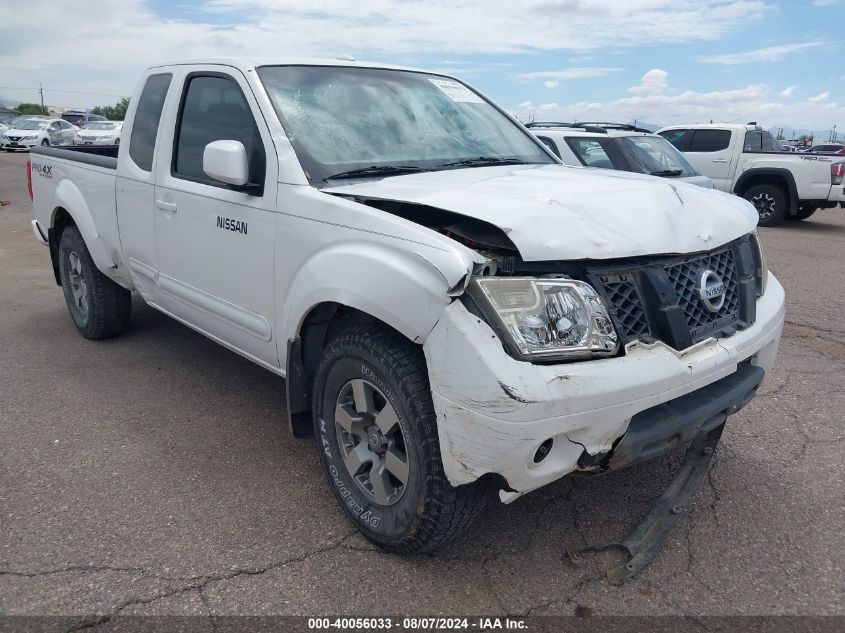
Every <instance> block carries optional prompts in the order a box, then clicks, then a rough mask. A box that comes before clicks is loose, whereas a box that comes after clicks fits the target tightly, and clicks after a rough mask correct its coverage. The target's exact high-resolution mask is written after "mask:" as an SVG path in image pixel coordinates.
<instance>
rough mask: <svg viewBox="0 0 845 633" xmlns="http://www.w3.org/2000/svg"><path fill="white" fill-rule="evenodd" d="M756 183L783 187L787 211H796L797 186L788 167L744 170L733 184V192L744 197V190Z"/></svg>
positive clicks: (791, 212) (794, 212)
mask: <svg viewBox="0 0 845 633" xmlns="http://www.w3.org/2000/svg"><path fill="white" fill-rule="evenodd" d="M756 185H775V186H777V187H780V188H781V189H783V192H784V194H785V195H786V202H787V206H788V210H787V213H788V214H789V215H795V214H796V213H797V212H798V187H797V185H796V184H795V177H794V176H793V175H792V172H791V171H789V170H788V169H779V168H776V167H765V168H759V169H749V170H748V171H746V172H744V173H743V174H742V175H741V176H740V177H739V178H738V179H737V181H736V184H735V185H734V191H733V192H734V193H735V194H736V195H738V196H741V197H744V196H745V192H746V191H748V190H749V189H750V188H751V187H754V186H756Z"/></svg>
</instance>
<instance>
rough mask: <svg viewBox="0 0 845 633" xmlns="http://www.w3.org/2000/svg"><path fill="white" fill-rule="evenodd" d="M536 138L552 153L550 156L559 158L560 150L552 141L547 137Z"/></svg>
mask: <svg viewBox="0 0 845 633" xmlns="http://www.w3.org/2000/svg"><path fill="white" fill-rule="evenodd" d="M537 138H538V139H540V140H541V141H542V143H543V145H545V146H546V147H548V148H549V149H550V150H551V151H552V154H554V155H555V156H557V157H558V158H560V150H559V149H558V148H557V145H555V142H554V141H553V140H552V139H550V138H549V137H548V136H538V137H537Z"/></svg>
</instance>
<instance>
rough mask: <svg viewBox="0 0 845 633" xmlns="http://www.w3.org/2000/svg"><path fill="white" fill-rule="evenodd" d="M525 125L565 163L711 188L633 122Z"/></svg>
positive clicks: (665, 145)
mask: <svg viewBox="0 0 845 633" xmlns="http://www.w3.org/2000/svg"><path fill="white" fill-rule="evenodd" d="M526 127H527V128H528V129H529V130H531V132H532V133H533V134H534V135H535V136H536V137H537V138H538V139H540V140H541V141H542V142H543V143H544V144H545V145H546V147H548V148H549V149H550V150H551V151H552V152H553V153H554V154H555V155H556V156H557V157H558V158H560V159H561V160H562V161H563V162H564V163H566V164H567V165H578V166H584V167H598V168H601V169H618V170H621V171H633V172H638V173H641V174H648V175H650V176H661V177H664V178H674V179H677V180H683V181H685V182H689V183H691V184H694V185H698V186H700V187H705V188H707V189H712V188H713V183H712V181H711V180H710V179H709V178H707V177H706V176H702V175H701V174H700V173H699V172H698V171H697V170H696V168H695V167H693V166H692V165H691V164H690V162H689V161H688V160H687V159H686V158H684V156H683V154H681V152H679V151H678V150H677V149H675V147H673V146H672V144H671V143H669V142H667V141H666V139H664V138H662V137H660V136H657V135H656V134H652V133H651V132H649V131H648V130H644V129H642V128H638V127H634V126H633V125H625V124H618V123H553V122H534V123H529V124H528V125H526Z"/></svg>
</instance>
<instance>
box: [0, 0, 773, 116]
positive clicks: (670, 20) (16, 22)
mask: <svg viewBox="0 0 845 633" xmlns="http://www.w3.org/2000/svg"><path fill="white" fill-rule="evenodd" d="M84 4H85V16H88V17H85V18H81V17H80V14H79V9H78V4H75V3H68V2H56V1H55V0H27V1H26V2H21V3H18V4H17V5H16V6H15V9H14V10H13V11H5V12H4V14H3V20H2V21H0V41H2V42H3V44H2V50H0V85H3V86H26V87H32V86H37V84H38V81H42V82H44V84H45V85H46V86H52V87H61V88H68V89H75V90H81V91H88V92H101V93H106V94H112V93H116V94H127V93H129V92H131V90H132V88H133V87H134V83H135V79H136V77H137V76H138V74H139V73H140V72H141V71H142V70H143V68H145V67H147V66H149V65H152V64H154V63H159V62H162V61H168V60H174V59H177V60H178V59H185V58H192V57H207V56H244V55H254V56H271V55H275V56H280V55H296V56H308V55H319V56H334V55H337V54H339V53H347V52H348V53H351V54H353V55H354V56H356V57H359V58H364V59H366V58H376V59H382V60H400V59H401V58H402V57H403V56H408V55H416V54H419V52H420V51H425V52H426V53H427V54H432V53H443V54H450V55H458V54H462V55H470V54H474V53H478V54H517V53H535V52H542V51H566V52H567V53H569V54H570V55H569V56H578V55H590V54H593V53H596V52H600V53H602V54H605V53H607V52H608V51H614V50H619V49H622V48H630V47H635V46H644V45H654V44H662V43H676V42H693V41H714V40H717V39H719V38H720V37H723V36H724V35H726V34H728V33H732V32H736V31H738V30H740V29H743V28H748V26H749V24H753V23H754V21H755V20H758V19H760V18H761V17H762V16H764V15H766V14H767V13H769V12H770V11H772V10H773V6H772V5H771V3H770V0H626V2H624V3H617V2H606V1H605V0H528V2H526V3H524V4H525V6H522V5H521V6H520V7H519V10H518V11H517V9H515V7H514V4H513V2H512V0H462V1H461V2H454V0H368V1H367V2H359V3H356V4H355V6H354V7H350V3H349V2H348V0H314V1H312V2H302V1H301V0H204V1H199V2H198V4H196V5H195V6H193V7H190V8H188V9H186V8H185V6H184V5H179V4H173V5H172V6H171V7H170V8H169V9H167V11H175V12H180V11H181V13H177V14H178V15H181V16H182V17H180V18H179V19H167V18H163V17H161V15H159V14H158V13H157V12H156V11H155V10H153V8H152V5H151V4H149V3H148V2H147V0H122V1H121V2H115V1H114V0H87V1H86V2H85V3H84ZM526 13H527V14H528V17H526ZM91 16H95V17H91ZM188 18H189V19H188ZM532 18H533V19H532ZM36 24H37V25H38V29H37V33H40V34H43V36H37V35H36V32H35V31H33V25H36ZM47 34H49V35H47ZM545 79H549V80H554V79H555V78H554V77H546V78H545ZM2 92H3V94H4V95H6V96H15V95H9V93H8V92H7V91H6V90H5V89H4V90H3V91H2ZM27 98H29V99H32V95H29V94H28V95H27ZM79 99H84V97H80V98H79ZM51 101H53V102H54V103H55V101H56V98H55V97H53V96H52V95H51ZM95 101H100V102H109V99H103V100H95ZM112 101H113V99H112ZM56 105H74V104H72V103H65V104H61V103H56ZM79 105H92V103H79Z"/></svg>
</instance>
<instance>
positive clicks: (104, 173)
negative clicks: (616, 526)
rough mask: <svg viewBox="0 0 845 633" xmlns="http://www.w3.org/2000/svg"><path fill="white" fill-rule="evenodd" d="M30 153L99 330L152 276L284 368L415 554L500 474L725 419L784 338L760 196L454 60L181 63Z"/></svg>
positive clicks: (353, 502)
mask: <svg viewBox="0 0 845 633" xmlns="http://www.w3.org/2000/svg"><path fill="white" fill-rule="evenodd" d="M31 162H32V165H31V171H30V176H31V188H32V194H33V196H34V198H33V200H34V202H33V208H34V215H35V220H34V221H33V230H34V233H35V236H36V238H37V239H38V240H40V241H41V242H43V243H44V244H45V245H49V250H50V255H51V258H52V263H53V269H54V273H55V278H56V281H57V282H58V284H59V285H60V286H61V287H62V288H63V291H64V296H65V299H66V301H67V306H68V309H69V311H70V315H71V317H72V319H73V322H74V323H75V324H76V327H77V328H78V329H79V330H80V331H81V333H82V334H83V335H84V336H86V337H88V338H91V339H98V338H102V337H107V336H111V335H116V334H119V333H122V332H125V331H126V330H127V328H128V326H129V323H130V310H131V305H132V302H131V300H130V291H134V292H137V294H138V295H140V297H141V298H143V300H144V301H146V302H147V303H148V304H149V305H151V306H152V307H154V308H155V309H157V310H161V311H162V312H164V313H165V314H168V315H170V316H172V317H173V318H175V319H177V320H179V321H181V322H182V323H184V324H186V325H187V326H189V327H191V328H193V329H195V330H197V331H199V332H201V333H202V334H204V335H206V336H208V337H209V338H211V339H213V340H214V341H217V342H218V343H220V344H221V345H224V346H225V347H227V348H229V349H230V350H232V351H234V352H236V353H238V354H241V355H242V356H245V357H246V358H248V359H250V360H252V361H254V362H256V363H258V364H259V365H261V366H263V367H265V368H267V369H268V370H270V371H272V372H274V373H276V374H278V375H280V376H284V377H286V390H287V397H286V401H287V408H288V419H289V421H290V427H291V430H292V431H293V434H294V436H296V437H308V436H312V437H314V438H315V440H316V446H317V452H318V455H319V459H320V463H321V465H322V468H323V470H324V471H325V474H326V477H327V479H328V485H329V487H330V488H331V490H332V491H333V493H334V495H335V496H336V498H337V500H338V502H339V503H340V505H341V506H342V507H343V509H344V511H345V512H346V514H347V515H348V516H349V518H350V520H351V521H352V522H353V523H354V524H355V525H356V526H357V527H358V528H359V529H360V530H361V531H362V532H363V533H364V534H365V535H366V536H367V537H369V538H370V539H372V540H373V541H375V542H376V543H378V544H379V545H381V546H382V547H384V548H386V549H388V550H391V551H396V552H406V553H407V552H416V551H423V550H427V549H430V548H432V547H434V546H436V545H437V544H439V543H441V542H443V541H444V540H445V539H447V538H449V537H451V536H453V535H454V534H456V533H458V532H459V531H461V530H462V529H464V528H465V527H466V526H467V525H468V524H469V522H470V520H471V519H472V517H473V516H474V515H475V514H476V513H477V511H478V510H479V508H480V507H481V506H482V504H483V502H484V500H485V499H486V498H487V497H488V496H490V493H491V492H494V491H498V493H499V497H500V499H501V500H502V501H504V502H510V501H512V500H514V499H516V498H517V497H519V496H520V495H522V494H524V493H527V492H529V491H531V490H534V489H536V488H539V487H540V486H543V485H545V484H548V483H550V482H552V481H555V480H556V479H559V478H560V477H562V476H563V475H566V474H568V473H572V472H575V471H577V472H581V473H601V472H605V471H608V470H612V469H617V468H622V467H625V466H628V465H630V464H633V463H637V462H639V461H642V460H644V459H647V458H650V457H652V456H654V455H659V454H661V453H664V452H666V451H668V450H670V449H673V448H675V447H676V446H679V445H682V444H684V443H687V442H690V441H691V440H695V439H696V438H699V437H703V436H705V435H707V437H713V436H712V433H713V432H715V430H718V431H719V432H721V428H722V425H723V423H724V421H725V419H726V417H727V416H728V415H729V414H731V413H733V412H735V411H736V410H738V409H739V408H740V407H741V406H743V405H745V404H746V403H747V402H748V401H749V400H750V399H751V398H752V397H753V395H754V393H755V391H756V389H757V387H758V386H759V384H760V382H761V381H762V379H763V376H764V373H765V371H767V370H768V369H769V368H770V367H771V366H772V364H773V362H774V360H775V355H776V352H777V349H778V344H779V340H780V334H781V329H782V325H783V316H784V292H783V289H782V288H781V285H780V284H779V283H778V281H777V280H776V279H775V278H774V277H773V276H772V275H771V274H769V273H768V271H767V269H766V265H765V260H764V258H763V254H762V252H761V249H760V244H759V243H758V240H757V236H756V232H755V225H756V220H757V215H756V213H755V212H754V209H753V207H752V206H751V205H750V204H748V203H747V202H746V201H744V200H742V199H739V198H737V197H735V196H729V195H726V194H724V193H720V192H713V191H709V190H705V189H702V188H701V187H696V186H692V185H687V184H684V183H677V182H673V181H669V180H665V179H658V178H653V177H650V176H643V175H639V174H628V173H622V172H611V171H601V170H590V169H585V168H582V167H569V166H564V165H561V164H560V163H559V161H558V160H557V158H556V157H554V156H553V155H552V154H551V153H550V152H549V151H548V150H547V149H546V148H545V147H544V146H543V144H542V143H540V142H539V141H538V140H537V139H535V138H534V137H533V136H532V135H531V134H530V133H529V132H528V131H527V130H526V129H525V128H524V127H522V126H521V125H520V124H519V123H518V122H517V121H515V120H514V119H512V118H511V117H509V116H508V115H507V114H505V112H504V111H503V110H501V109H500V108H499V107H498V106H496V105H495V104H494V103H492V102H491V101H489V100H488V99H487V98H486V97H484V96H483V95H481V94H479V93H478V92H476V91H474V90H473V89H471V88H470V87H468V86H467V85H466V84H464V83H462V82H460V81H459V80H457V79H454V78H451V77H446V76H443V75H439V74H433V73H426V72H422V71H412V70H408V69H401V68H395V67H389V66H382V65H376V64H361V63H355V62H349V61H337V60H319V61H314V60H296V59H274V60H241V59H238V60H205V61H194V62H188V63H179V64H172V65H162V66H157V67H154V68H151V69H149V70H148V71H147V72H146V73H145V75H144V76H143V78H142V80H141V82H140V85H139V88H138V90H137V92H136V93H135V95H134V97H133V98H132V101H131V105H130V107H129V112H128V113H127V117H126V122H125V123H124V127H123V143H121V145H120V146H119V147H78V148H72V149H71V148H68V149H58V148H35V149H34V150H33V153H32V156H31ZM281 404H282V403H281V397H280V405H281ZM708 434H710V435H708Z"/></svg>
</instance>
